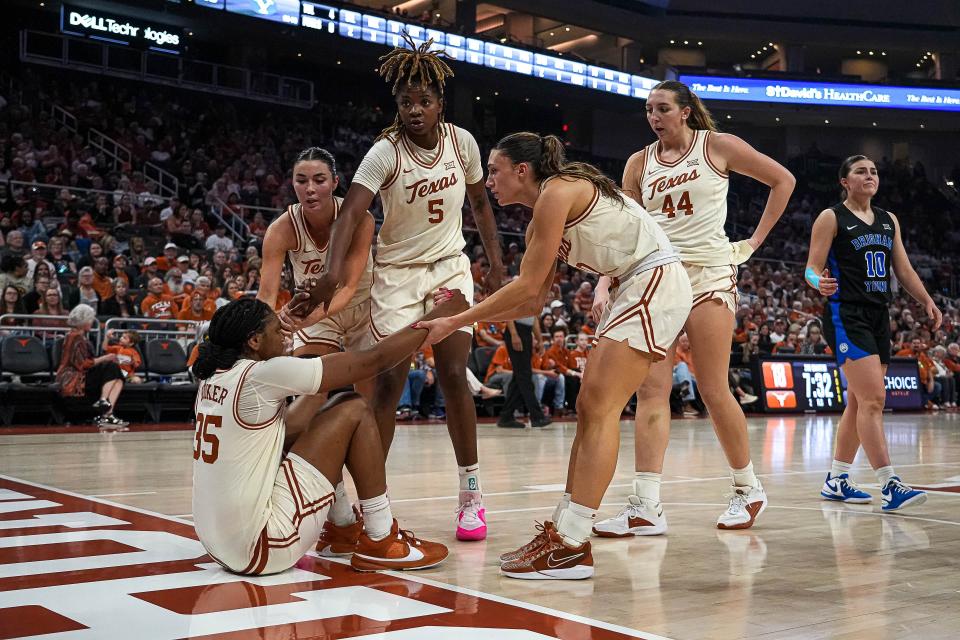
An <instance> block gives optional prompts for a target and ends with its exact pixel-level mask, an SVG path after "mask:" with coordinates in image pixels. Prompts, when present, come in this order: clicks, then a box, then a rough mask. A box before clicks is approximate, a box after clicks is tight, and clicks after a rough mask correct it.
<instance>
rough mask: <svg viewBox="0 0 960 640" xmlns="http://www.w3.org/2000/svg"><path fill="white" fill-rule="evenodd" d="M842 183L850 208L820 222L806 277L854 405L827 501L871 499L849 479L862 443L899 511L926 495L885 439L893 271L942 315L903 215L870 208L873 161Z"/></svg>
mask: <svg viewBox="0 0 960 640" xmlns="http://www.w3.org/2000/svg"><path fill="white" fill-rule="evenodd" d="M840 185H841V186H842V187H843V190H844V200H843V202H842V203H840V204H837V205H835V206H833V207H831V208H829V209H825V210H824V211H823V212H821V213H820V215H819V216H818V217H817V219H816V221H815V222H814V223H813V232H812V235H811V237H810V254H809V256H808V258H807V270H806V274H805V275H806V280H807V282H808V283H809V284H810V286H812V287H813V288H815V289H817V290H818V291H820V293H821V294H823V295H825V296H829V300H828V303H827V307H826V309H824V318H823V320H824V334H825V336H826V338H827V341H828V342H829V343H830V347H831V348H832V349H833V352H834V353H835V354H836V357H837V362H838V363H839V365H840V366H841V367H842V368H843V372H844V374H845V375H846V377H847V407H846V409H844V412H843V415H842V416H841V417H840V424H839V426H838V427H837V440H836V450H835V452H834V459H833V467H832V469H831V470H830V473H829V474H827V479H826V482H825V483H824V485H823V489H822V490H821V491H820V495H821V496H823V497H824V498H825V499H827V500H836V501H841V502H853V503H865V502H870V501H871V500H872V497H871V496H870V494H868V493H866V492H865V491H863V490H861V489H860V488H859V487H858V486H857V485H856V484H855V483H854V482H853V481H852V480H851V479H850V477H849V472H850V467H851V466H852V464H853V459H854V457H855V456H856V454H857V449H858V448H859V447H860V445H861V444H862V445H863V450H864V452H865V453H866V454H867V459H868V460H869V461H870V465H871V466H872V467H873V469H874V471H875V472H876V474H877V479H878V480H879V481H880V486H881V487H882V491H881V493H882V498H883V500H882V502H883V507H882V508H883V510H884V511H895V510H897V509H902V508H903V507H907V506H912V505H919V504H922V503H923V502H924V501H926V499H927V494H926V493H924V492H923V491H918V490H916V489H912V488H910V487H909V486H907V485H905V484H904V483H903V482H902V481H901V480H900V478H899V477H898V476H897V475H896V474H895V473H894V471H893V467H892V466H890V456H889V454H888V452H887V441H886V437H885V436H884V433H883V404H884V401H885V400H886V390H885V386H884V375H885V374H886V371H887V364H889V362H890V316H889V313H888V311H887V305H888V304H889V302H890V296H891V293H890V270H891V269H892V270H893V272H894V273H896V275H897V280H898V281H899V282H900V286H901V287H903V289H904V290H905V291H906V292H907V293H909V294H910V295H911V296H913V297H914V298H915V299H916V300H917V301H918V302H920V303H921V304H922V305H923V306H924V307H925V308H926V313H927V316H928V317H930V318H933V319H934V321H935V323H936V328H939V327H940V323H941V321H942V319H943V316H942V314H941V313H940V310H939V309H938V308H937V306H936V305H935V304H934V302H933V298H931V297H930V294H929V293H927V291H926V289H924V287H923V282H921V280H920V277H919V276H918V275H917V272H916V271H914V270H913V267H912V266H911V265H910V259H909V258H908V257H907V252H906V250H905V249H904V247H903V241H902V240H901V234H900V223H899V222H898V220H897V218H896V216H894V215H893V214H892V213H890V212H888V211H884V210H883V209H880V208H879V207H874V206H872V205H871V203H870V201H871V199H872V198H873V196H875V195H876V193H877V188H878V187H879V185H880V178H879V176H878V175H877V167H876V166H875V165H874V163H873V161H872V160H870V159H869V158H867V157H866V156H862V155H856V156H851V157H849V158H847V159H846V160H845V161H844V162H843V165H841V167H840ZM825 265H826V268H824V266H825ZM936 328H935V329H934V330H936Z"/></svg>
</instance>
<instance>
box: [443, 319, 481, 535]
mask: <svg viewBox="0 0 960 640" xmlns="http://www.w3.org/2000/svg"><path fill="white" fill-rule="evenodd" d="M471 343H472V337H471V336H470V334H468V333H466V332H464V331H455V332H453V334H452V335H450V336H448V337H447V338H446V339H445V340H443V341H442V342H439V343H438V344H436V345H434V347H433V355H434V358H435V359H436V363H437V382H438V384H439V385H440V389H441V390H442V391H443V396H444V398H445V399H446V403H447V431H448V433H449V434H450V442H451V443H453V452H454V455H455V456H456V459H457V468H458V473H459V476H460V509H459V510H458V511H457V516H456V525H457V530H456V535H457V539H458V540H483V539H484V538H486V537H487V521H486V516H485V514H484V508H483V501H482V498H483V494H482V491H483V489H482V487H481V486H480V465H479V459H478V456H477V409H476V405H475V404H474V402H473V395H471V393H470V388H469V387H468V386H467V358H468V356H469V354H470V346H471Z"/></svg>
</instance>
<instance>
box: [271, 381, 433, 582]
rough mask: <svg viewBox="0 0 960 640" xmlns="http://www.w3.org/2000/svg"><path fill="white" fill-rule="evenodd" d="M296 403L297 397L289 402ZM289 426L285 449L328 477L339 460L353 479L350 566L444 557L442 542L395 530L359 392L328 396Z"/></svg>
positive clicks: (412, 563)
mask: <svg viewBox="0 0 960 640" xmlns="http://www.w3.org/2000/svg"><path fill="white" fill-rule="evenodd" d="M298 402H300V400H297V401H295V402H294V405H296V404H297V403H298ZM295 409H296V407H293V406H292V407H291V410H295ZM296 413H300V414H305V413H306V412H303V411H300V412H296ZM288 419H289V414H288ZM294 428H299V429H300V430H301V435H300V437H299V438H297V441H296V443H294V445H293V447H292V448H291V449H290V452H291V453H293V454H296V455H298V456H300V457H301V458H303V459H305V460H306V461H307V462H309V463H310V464H311V465H313V466H314V467H316V469H317V470H318V471H320V473H322V474H323V475H324V476H325V477H326V478H328V479H330V480H336V479H337V478H339V477H340V474H341V472H342V469H343V466H344V464H345V465H346V467H347V470H348V471H350V475H351V477H352V478H353V481H354V484H356V487H357V495H358V496H359V498H360V505H361V508H362V509H363V514H364V520H363V523H362V528H363V531H362V532H361V534H360V535H359V536H358V540H357V541H356V543H355V546H354V550H353V559H352V560H351V564H352V565H353V566H354V567H355V568H357V569H360V570H363V571H373V570H379V569H420V568H426V567H430V566H434V565H436V564H438V563H439V562H441V561H442V560H443V559H444V558H446V556H447V549H446V547H444V546H443V545H442V544H439V543H435V542H427V541H425V540H418V539H416V538H415V537H413V534H410V533H407V532H404V531H401V530H400V529H399V527H398V525H397V521H396V520H394V518H393V513H392V511H391V509H390V501H389V499H388V498H387V480H386V471H385V468H384V455H383V446H382V444H381V443H380V432H379V430H378V429H377V423H376V420H375V419H374V415H373V412H372V411H371V410H370V406H369V405H368V404H367V402H366V401H365V400H364V399H363V398H362V397H361V396H360V395H359V394H356V393H341V394H338V395H336V396H334V397H333V398H331V399H330V400H329V401H328V402H327V403H326V404H325V405H324V407H323V408H322V409H321V410H320V411H319V412H317V413H316V414H315V415H314V416H313V418H312V420H311V423H310V425H309V426H308V427H307V428H306V429H303V428H302V425H295V427H294ZM358 524H359V523H358Z"/></svg>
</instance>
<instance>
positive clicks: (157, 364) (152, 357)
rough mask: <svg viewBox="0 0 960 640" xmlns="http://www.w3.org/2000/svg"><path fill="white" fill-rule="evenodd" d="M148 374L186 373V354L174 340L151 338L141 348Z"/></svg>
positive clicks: (173, 374)
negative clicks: (144, 346) (142, 348)
mask: <svg viewBox="0 0 960 640" xmlns="http://www.w3.org/2000/svg"><path fill="white" fill-rule="evenodd" d="M143 351H144V356H146V358H145V360H146V373H147V375H149V376H175V375H177V374H185V373H187V354H185V353H184V352H183V347H181V346H180V343H179V342H177V341H175V340H151V341H149V342H148V343H147V344H146V348H145V349H144V350H143Z"/></svg>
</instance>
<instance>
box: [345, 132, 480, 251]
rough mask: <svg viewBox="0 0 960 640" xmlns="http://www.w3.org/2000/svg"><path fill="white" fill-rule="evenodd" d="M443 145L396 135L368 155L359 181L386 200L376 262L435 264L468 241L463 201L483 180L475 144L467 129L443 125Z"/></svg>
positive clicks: (359, 172)
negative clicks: (430, 146)
mask: <svg viewBox="0 0 960 640" xmlns="http://www.w3.org/2000/svg"><path fill="white" fill-rule="evenodd" d="M440 133H441V135H440V136H439V142H438V143H437V146H436V147H435V148H434V149H432V150H428V149H421V148H420V147H418V146H416V145H415V144H413V143H412V142H411V141H410V140H409V139H408V138H407V136H406V135H404V134H403V133H394V134H391V135H389V136H387V137H385V138H382V139H381V140H378V141H377V143H376V144H374V145H373V147H372V148H371V149H370V151H368V152H367V155H366V156H364V158H363V161H362V162H361V163H360V166H359V168H358V169H357V173H356V175H355V176H354V178H353V181H354V182H357V183H359V184H362V185H363V186H365V187H367V188H368V189H370V190H371V191H373V192H374V193H376V192H377V191H379V192H380V198H381V199H382V200H383V215H384V220H383V226H381V227H380V235H379V236H378V237H377V264H392V265H408V264H432V263H434V262H436V261H437V260H440V259H442V258H450V257H452V256H456V255H457V254H459V253H460V252H461V251H462V250H463V247H464V245H465V244H466V243H465V241H464V239H463V215H462V209H463V203H464V198H465V196H466V192H467V185H468V184H476V183H477V182H480V181H481V180H483V165H482V163H481V160H480V148H479V147H478V146H477V142H476V140H474V138H473V136H472V135H470V133H469V132H468V131H466V130H465V129H461V128H460V127H457V126H455V125H452V124H449V123H444V124H441V125H440Z"/></svg>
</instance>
